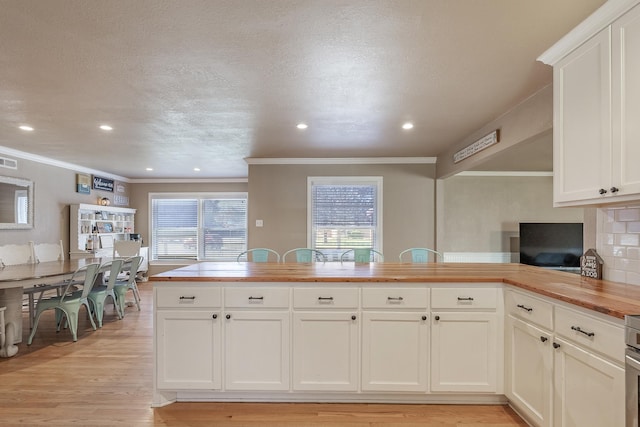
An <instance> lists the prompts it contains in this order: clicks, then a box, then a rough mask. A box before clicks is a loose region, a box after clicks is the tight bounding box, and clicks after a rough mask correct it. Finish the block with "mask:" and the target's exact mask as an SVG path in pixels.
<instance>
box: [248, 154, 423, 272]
mask: <svg viewBox="0 0 640 427" xmlns="http://www.w3.org/2000/svg"><path fill="white" fill-rule="evenodd" d="M309 176H382V177H383V190H382V192H383V203H384V205H383V213H382V217H383V224H384V225H383V248H382V251H383V253H384V254H385V259H386V260H389V261H394V260H396V259H397V256H398V254H399V253H400V251H401V250H403V249H406V248H407V247H411V246H428V247H433V245H434V244H435V235H434V230H435V178H434V177H435V165H433V164H375V165H250V166H249V247H269V248H272V249H275V250H276V251H278V252H279V253H281V254H282V253H284V252H285V251H287V250H289V249H292V248H296V247H306V246H307V177H309ZM256 219H262V220H263V221H264V226H263V227H256V226H255V223H256Z"/></svg>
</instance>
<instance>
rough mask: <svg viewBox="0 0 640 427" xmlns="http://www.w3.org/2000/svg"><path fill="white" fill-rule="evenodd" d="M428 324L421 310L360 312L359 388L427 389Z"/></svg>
mask: <svg viewBox="0 0 640 427" xmlns="http://www.w3.org/2000/svg"><path fill="white" fill-rule="evenodd" d="M428 333H429V324H428V323H427V316H426V314H422V313H415V312H414V313H377V312H365V313H363V314H362V390H368V391H422V392H425V391H427V366H428V365H427V364H428V353H427V351H428Z"/></svg>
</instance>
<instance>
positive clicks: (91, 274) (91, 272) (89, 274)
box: [60, 263, 100, 303]
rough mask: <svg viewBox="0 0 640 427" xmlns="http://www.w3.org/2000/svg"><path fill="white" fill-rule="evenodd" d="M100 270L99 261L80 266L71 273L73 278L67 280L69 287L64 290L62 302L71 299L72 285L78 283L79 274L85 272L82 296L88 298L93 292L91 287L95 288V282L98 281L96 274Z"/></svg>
mask: <svg viewBox="0 0 640 427" xmlns="http://www.w3.org/2000/svg"><path fill="white" fill-rule="evenodd" d="M99 271H100V264H98V263H92V264H86V265H84V266H82V267H80V268H78V269H77V270H76V271H74V272H73V274H72V275H71V279H69V280H68V281H67V287H66V288H65V290H64V293H63V295H62V298H60V302H61V303H62V302H63V301H64V300H65V299H67V300H68V299H69V296H70V292H71V286H73V285H75V284H77V283H78V279H77V278H78V276H81V275H83V274H84V279H83V280H82V294H81V296H80V298H82V299H86V298H87V297H88V296H89V294H90V293H91V289H92V288H93V284H94V283H95V281H96V276H97V275H98V272H99ZM76 298H77V295H76Z"/></svg>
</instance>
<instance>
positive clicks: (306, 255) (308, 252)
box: [282, 248, 327, 263]
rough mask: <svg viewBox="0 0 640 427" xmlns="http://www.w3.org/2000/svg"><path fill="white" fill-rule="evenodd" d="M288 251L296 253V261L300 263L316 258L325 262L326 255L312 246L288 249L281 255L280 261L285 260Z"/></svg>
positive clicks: (315, 259)
mask: <svg viewBox="0 0 640 427" xmlns="http://www.w3.org/2000/svg"><path fill="white" fill-rule="evenodd" d="M290 253H295V254H296V262H300V263H309V262H313V261H317V260H318V259H320V260H322V262H327V256H326V255H325V254H324V253H322V251H320V250H318V249H312V248H295V249H290V250H288V251H287V252H285V253H284V255H282V262H287V255H288V254H290Z"/></svg>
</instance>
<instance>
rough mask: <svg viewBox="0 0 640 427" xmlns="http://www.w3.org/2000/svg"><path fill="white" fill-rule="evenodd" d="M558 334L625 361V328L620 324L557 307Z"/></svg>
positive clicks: (589, 348) (584, 346)
mask: <svg viewBox="0 0 640 427" xmlns="http://www.w3.org/2000/svg"><path fill="white" fill-rule="evenodd" d="M555 314H556V334H558V335H560V336H562V337H564V338H566V339H568V340H571V341H573V342H575V343H577V344H579V345H580V346H582V347H583V348H585V349H588V350H593V351H597V352H599V353H602V354H604V355H606V356H609V357H611V358H613V359H614V360H617V361H619V362H623V361H624V349H625V344H624V329H623V327H622V326H621V325H620V326H618V325H614V324H611V323H607V322H605V321H603V320H600V319H596V318H594V317H590V316H587V315H585V314H582V313H579V312H577V311H573V310H569V309H567V308H564V307H556V308H555Z"/></svg>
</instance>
